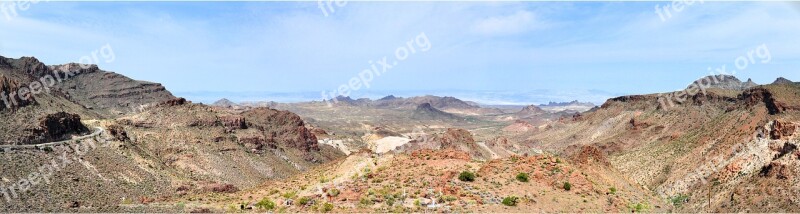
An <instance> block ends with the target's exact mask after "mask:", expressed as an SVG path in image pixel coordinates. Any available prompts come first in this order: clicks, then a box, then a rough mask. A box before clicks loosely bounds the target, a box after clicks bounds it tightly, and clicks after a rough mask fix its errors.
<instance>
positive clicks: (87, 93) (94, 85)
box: [47, 64, 175, 117]
mask: <svg viewBox="0 0 800 214" xmlns="http://www.w3.org/2000/svg"><path fill="white" fill-rule="evenodd" d="M47 70H48V71H51V70H60V71H68V72H72V73H77V75H76V76H74V77H70V78H69V79H66V80H65V81H64V82H62V83H60V84H56V86H57V87H58V88H59V89H61V91H62V92H63V93H64V95H65V96H66V97H67V98H68V99H69V100H70V101H73V102H75V103H78V104H81V105H83V106H85V107H86V108H88V109H91V110H92V111H94V112H98V113H100V114H103V115H104V116H106V117H116V116H120V115H124V114H126V113H131V112H136V111H138V110H139V109H140V108H141V107H142V106H144V105H152V104H154V103H159V102H163V101H166V100H170V99H174V98H175V97H174V96H172V93H170V92H169V91H167V89H166V88H164V86H162V85H161V84H159V83H152V82H146V81H137V80H132V79H130V78H128V77H125V76H123V75H120V74H117V73H114V72H107V71H103V70H100V69H98V68H97V66H94V65H93V66H91V67H90V68H88V69H82V68H80V66H79V65H78V64H67V65H56V66H50V67H48V69H47Z"/></svg>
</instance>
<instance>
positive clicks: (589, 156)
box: [572, 146, 610, 166]
mask: <svg viewBox="0 0 800 214" xmlns="http://www.w3.org/2000/svg"><path fill="white" fill-rule="evenodd" d="M572 160H574V161H575V163H578V164H592V163H599V164H602V165H606V166H609V165H610V163H609V162H608V159H607V158H606V155H605V154H604V153H603V151H600V149H598V148H597V147H594V146H582V147H581V148H580V150H579V151H578V152H577V153H576V154H574V155H572Z"/></svg>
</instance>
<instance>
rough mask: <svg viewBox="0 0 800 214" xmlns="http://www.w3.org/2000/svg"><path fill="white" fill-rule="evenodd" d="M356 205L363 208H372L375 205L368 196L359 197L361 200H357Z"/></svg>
mask: <svg viewBox="0 0 800 214" xmlns="http://www.w3.org/2000/svg"><path fill="white" fill-rule="evenodd" d="M358 203H359V204H361V205H363V206H372V205H373V204H375V203H374V202H372V197H369V196H364V197H361V200H359V201H358Z"/></svg>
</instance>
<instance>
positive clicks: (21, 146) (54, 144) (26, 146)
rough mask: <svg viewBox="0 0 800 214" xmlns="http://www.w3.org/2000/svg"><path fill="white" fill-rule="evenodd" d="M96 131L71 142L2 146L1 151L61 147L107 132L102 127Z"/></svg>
mask: <svg viewBox="0 0 800 214" xmlns="http://www.w3.org/2000/svg"><path fill="white" fill-rule="evenodd" d="M94 129H95V130H96V131H95V132H93V133H91V134H88V135H84V136H80V137H77V138H72V139H69V140H62V141H56V142H50V143H40V144H27V145H0V150H7V149H39V148H44V147H49V146H60V145H63V144H66V143H69V142H75V141H80V140H84V139H87V138H92V137H95V136H98V135H100V134H102V133H103V132H105V131H106V130H105V129H103V128H102V127H94Z"/></svg>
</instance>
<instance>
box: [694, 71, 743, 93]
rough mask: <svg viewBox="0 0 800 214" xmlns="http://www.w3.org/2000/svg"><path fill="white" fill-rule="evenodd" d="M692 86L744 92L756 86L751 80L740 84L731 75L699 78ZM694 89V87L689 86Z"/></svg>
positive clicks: (739, 81) (737, 79)
mask: <svg viewBox="0 0 800 214" xmlns="http://www.w3.org/2000/svg"><path fill="white" fill-rule="evenodd" d="M692 85H700V86H704V87H707V88H718V89H725V90H737V91H741V90H745V89H748V88H752V87H755V86H758V84H756V83H755V82H753V81H752V80H751V79H748V80H747V82H742V81H741V80H739V78H736V77H735V76H732V75H725V74H720V75H711V76H706V77H703V78H700V79H698V80H695V81H694V82H692ZM689 87H695V86H689Z"/></svg>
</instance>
